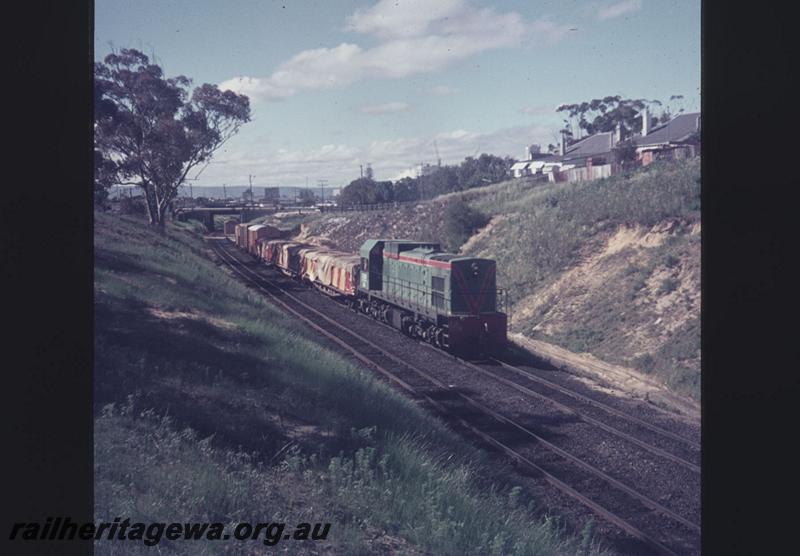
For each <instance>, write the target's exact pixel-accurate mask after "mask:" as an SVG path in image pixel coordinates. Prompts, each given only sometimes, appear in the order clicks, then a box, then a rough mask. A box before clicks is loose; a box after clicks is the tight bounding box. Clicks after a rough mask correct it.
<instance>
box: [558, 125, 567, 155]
mask: <svg viewBox="0 0 800 556" xmlns="http://www.w3.org/2000/svg"><path fill="white" fill-rule="evenodd" d="M558 153H559V154H560V155H561V156H564V155H565V154H567V134H566V133H564V132H563V131H562V132H561V145H560V148H559V149H558Z"/></svg>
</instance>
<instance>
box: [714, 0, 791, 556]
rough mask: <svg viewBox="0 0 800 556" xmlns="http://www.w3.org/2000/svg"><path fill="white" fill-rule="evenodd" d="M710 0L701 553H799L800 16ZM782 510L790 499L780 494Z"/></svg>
mask: <svg viewBox="0 0 800 556" xmlns="http://www.w3.org/2000/svg"><path fill="white" fill-rule="evenodd" d="M780 5H781V3H774V2H761V3H755V4H754V3H734V2H718V3H716V4H714V5H712V4H711V3H710V2H704V4H703V10H702V23H703V25H702V33H703V34H702V45H703V65H702V68H703V96H702V114H703V120H702V126H703V129H702V134H703V144H702V147H703V154H702V156H703V162H702V165H703V170H702V172H703V199H702V204H703V208H702V211H703V212H702V214H703V216H702V218H703V231H702V323H703V325H702V357H703V378H702V418H703V440H702V444H703V481H702V482H703V497H702V503H703V553H704V554H708V555H711V554H726V555H728V554H789V553H794V552H796V551H797V548H796V546H797V541H796V540H795V538H794V537H796V534H797V531H796V528H797V525H798V518H797V516H798V511H797V509H796V506H795V505H794V503H793V502H794V501H795V500H796V499H797V497H798V478H797V477H798V474H800V465H799V464H798V462H799V460H798V458H797V456H794V455H793V452H794V451H795V447H796V445H797V438H798V432H797V430H796V423H797V422H798V416H797V407H798V402H799V401H800V378H798V377H800V372H799V371H798V367H799V366H798V348H797V345H798V339H797V338H795V336H796V334H797V331H798V326H797V324H796V319H797V317H798V311H797V288H798V285H800V284H798V281H797V279H796V276H797V274H796V273H795V272H792V271H791V268H792V265H791V263H792V262H794V261H792V259H794V258H796V255H797V252H798V249H797V246H796V242H795V238H796V236H797V232H796V227H797V222H798V218H797V212H798V209H797V206H798V205H797V204H796V197H797V196H796V192H797V186H798V181H799V180H798V178H797V173H796V171H795V169H794V167H793V166H794V163H795V160H796V159H797V156H796V154H795V153H794V152H793V151H795V150H796V145H797V139H796V137H793V136H794V135H795V134H796V123H795V122H796V120H797V117H796V115H795V114H796V108H795V106H796V103H795V100H796V99H795V97H796V95H795V91H796V88H795V87H794V86H792V85H790V83H789V81H790V79H791V77H792V76H793V75H796V74H797V67H798V62H797V58H796V56H794V52H793V51H792V49H791V48H790V46H791V45H790V43H791V42H793V41H794V40H795V39H796V37H795V35H796V32H794V33H793V31H794V29H795V28H796V22H797V18H792V17H790V16H791V14H790V13H788V10H782V9H781V8H780V7H779V6H780ZM786 502H788V503H789V504H788V506H787V507H786V508H784V504H785V503H786Z"/></svg>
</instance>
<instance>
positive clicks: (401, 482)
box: [95, 213, 603, 555]
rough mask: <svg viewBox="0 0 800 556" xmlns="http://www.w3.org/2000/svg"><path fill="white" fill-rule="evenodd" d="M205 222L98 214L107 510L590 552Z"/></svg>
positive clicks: (101, 494)
mask: <svg viewBox="0 0 800 556" xmlns="http://www.w3.org/2000/svg"><path fill="white" fill-rule="evenodd" d="M200 230H201V228H199V227H198V226H197V224H196V223H192V222H188V223H185V224H180V225H175V226H173V225H169V226H168V227H167V233H166V234H164V235H161V234H159V233H157V232H155V231H153V230H151V229H149V228H148V227H147V226H146V225H145V224H144V223H143V222H142V221H141V220H139V219H137V218H134V217H111V216H109V215H106V214H102V213H97V214H96V215H95V255H96V261H95V292H96V294H95V308H96V319H95V321H96V326H95V329H96V347H95V380H96V392H95V403H96V419H95V466H96V467H95V477H96V479H95V480H96V490H95V493H96V499H95V504H96V516H97V519H106V520H111V519H113V518H114V517H116V516H125V517H130V518H131V519H141V520H143V521H159V520H161V521H167V522H169V521H205V520H210V521H222V522H224V523H235V522H239V521H253V522H259V521H276V520H278V521H287V522H289V523H292V522H301V521H310V522H322V521H331V522H332V523H333V525H332V528H331V533H330V535H329V540H328V541H327V542H329V543H330V544H331V545H332V546H333V547H334V548H335V549H336V550H338V551H340V552H343V553H348V554H359V553H380V552H385V551H387V550H389V549H387V546H386V545H384V544H380V543H378V544H376V543H375V542H374V541H372V540H371V539H373V538H374V537H376V536H378V535H379V534H381V533H383V532H386V533H388V534H389V535H392V537H393V538H394V539H395V541H393V542H400V543H405V544H403V545H402V546H403V548H401V549H397V547H396V545H392V546H395V549H397V550H402V551H409V550H414V549H416V550H422V551H427V552H430V553H437V554H491V553H496V554H565V555H566V554H570V555H572V554H576V553H578V551H579V550H580V549H581V543H582V539H581V538H580V537H579V536H572V535H569V534H567V533H565V532H564V531H563V530H562V528H561V527H560V526H559V525H557V521H554V520H552V519H550V520H546V519H543V518H542V517H541V513H540V512H541V508H540V507H539V506H538V505H537V503H536V501H534V500H529V499H527V498H525V496H524V495H523V494H521V493H520V492H519V489H515V488H514V483H513V482H509V477H510V476H511V475H510V474H509V473H508V470H499V471H498V470H497V469H492V468H490V466H489V463H488V462H489V460H488V459H487V455H486V454H484V453H483V452H481V451H479V450H476V449H473V448H469V447H468V446H466V445H465V444H464V442H463V441H461V440H460V439H458V438H456V437H454V436H453V434H452V433H450V432H449V431H448V430H447V429H446V428H445V427H444V426H443V425H442V424H441V422H440V421H439V420H438V419H436V418H434V417H432V416H430V415H429V414H427V413H425V412H424V411H423V410H421V409H420V408H419V407H418V406H416V405H415V404H413V403H411V402H409V401H408V400H407V399H406V398H404V397H402V396H401V395H399V394H398V393H396V392H395V391H394V390H392V389H390V388H388V387H387V386H386V385H384V384H383V383H381V382H379V381H378V380H376V379H375V378H374V377H373V375H372V374H370V373H368V372H365V371H363V370H362V369H360V368H358V367H355V366H354V365H352V364H351V363H349V362H348V361H347V360H345V359H344V358H343V357H341V356H339V355H337V354H335V353H333V352H330V351H329V350H327V349H325V348H323V347H321V346H320V345H318V344H316V343H315V342H313V341H312V340H311V339H309V334H308V332H306V331H305V330H303V329H301V328H299V327H298V326H297V325H296V324H295V323H294V322H293V321H291V320H290V319H288V318H287V317H285V316H284V315H283V314H282V313H279V312H278V311H276V310H275V309H273V308H272V306H271V305H269V304H268V303H267V302H266V301H264V300H263V299H262V298H261V296H260V295H257V294H255V293H253V292H252V291H250V290H249V289H247V288H246V287H244V286H243V285H241V284H240V283H239V282H238V281H236V280H235V279H233V278H232V277H231V276H229V275H228V274H227V273H225V272H223V271H222V270H221V269H220V268H219V267H218V266H217V265H216V264H215V263H213V262H212V261H211V260H209V259H208V258H207V256H206V255H207V253H206V249H207V247H206V246H205V245H204V244H203V243H202V241H201V240H200V239H199V238H198V237H197V235H196V234H197V232H199V231H200ZM154 311H162V312H161V313H154ZM165 315H166V316H169V317H170V318H162V317H163V316H165ZM493 485H494V486H493ZM160 546H161V548H162V549H165V550H167V551H170V552H175V553H186V554H189V553H191V554H216V553H221V552H223V551H225V550H228V551H230V550H233V551H234V552H236V551H242V552H244V551H245V550H246V549H248V548H252V544H245V545H236V543H233V544H230V543H220V544H218V545H216V544H215V543H197V542H184V543H172V544H169V545H163V544H162V545H160ZM286 546H287V547H288V545H286ZM139 548H141V551H144V550H145V548H143V547H130V549H131V551H134V552H135V551H137V550H139ZM312 549H313V547H304V546H302V545H299V544H292V545H291V550H292V551H311V550H312ZM589 553H590V554H600V553H603V551H601V550H598V549H597V547H596V546H594V547H593V548H592V549H591V550H590V552H589Z"/></svg>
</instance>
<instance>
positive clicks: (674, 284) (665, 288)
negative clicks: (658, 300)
mask: <svg viewBox="0 0 800 556" xmlns="http://www.w3.org/2000/svg"><path fill="white" fill-rule="evenodd" d="M679 285H680V282H679V281H678V280H677V279H675V278H673V277H671V276H670V277H669V278H665V279H664V281H663V282H661V285H660V286H659V288H658V292H657V293H658V295H667V294H668V293H672V292H674V291H675V290H676V289H677V288H678V286H679Z"/></svg>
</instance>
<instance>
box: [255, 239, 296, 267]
mask: <svg viewBox="0 0 800 556" xmlns="http://www.w3.org/2000/svg"><path fill="white" fill-rule="evenodd" d="M284 243H290V242H289V241H287V240H285V239H269V240H267V241H264V242H263V243H262V244H261V260H263V261H264V262H265V263H267V264H277V263H278V253H280V252H281V246H282V245H283V244H284Z"/></svg>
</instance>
